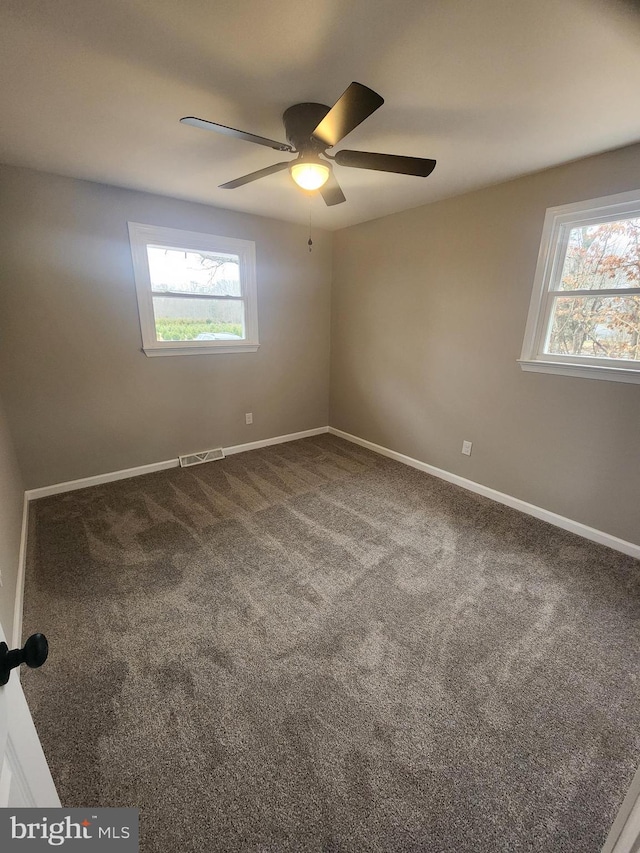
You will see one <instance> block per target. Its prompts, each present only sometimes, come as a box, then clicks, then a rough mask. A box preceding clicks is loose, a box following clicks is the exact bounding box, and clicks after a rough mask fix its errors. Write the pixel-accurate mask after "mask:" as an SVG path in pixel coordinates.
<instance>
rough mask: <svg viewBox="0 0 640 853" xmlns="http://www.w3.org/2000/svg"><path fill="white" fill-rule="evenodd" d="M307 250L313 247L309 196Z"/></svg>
mask: <svg viewBox="0 0 640 853" xmlns="http://www.w3.org/2000/svg"><path fill="white" fill-rule="evenodd" d="M307 246H308V247H309V251H310V252H311V250H312V249H313V240H312V239H311V196H309V239H308V240H307Z"/></svg>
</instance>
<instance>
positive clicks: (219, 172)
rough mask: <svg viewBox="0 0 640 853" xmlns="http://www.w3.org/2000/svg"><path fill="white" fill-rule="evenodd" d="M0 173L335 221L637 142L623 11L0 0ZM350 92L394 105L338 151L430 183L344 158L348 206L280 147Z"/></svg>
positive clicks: (603, 5)
mask: <svg viewBox="0 0 640 853" xmlns="http://www.w3.org/2000/svg"><path fill="white" fill-rule="evenodd" d="M0 75H1V80H2V85H1V86H0V115H1V116H2V119H1V128H2V129H1V131H0V162H4V163H10V164H16V165H23V166H30V167H33V168H36V169H42V170H45V171H49V172H55V173H59V174H62V175H73V176H77V177H81V178H87V179H89V180H94V181H102V182H105V183H109V184H115V185H118V186H124V187H132V188H135V189H141V190H148V191H151V192H155V193H162V194H165V195H170V196H176V197H178V198H185V199H192V200H194V201H201V202H206V203H209V204H213V205H215V206H217V207H226V208H231V209H236V210H242V211H247V212H250V213H257V214H262V215H266V216H274V217H277V218H279V219H286V220H291V221H298V222H306V221H307V220H308V217H309V208H311V215H312V219H313V222H314V223H315V224H316V225H318V226H324V227H326V228H330V229H334V228H341V227H344V226H346V225H351V224H354V223H356V222H362V221H364V220H367V219H373V218H375V217H379V216H383V215H385V214H387V213H391V212H395V211H398V210H403V209H406V208H410V207H416V206H418V205H421V204H426V203H428V202H431V201H434V200H436V199H440V198H443V197H446V196H451V195H456V194H459V193H462V192H465V191H466V190H469V189H473V188H477V187H481V186H484V185H487V184H490V183H495V182H497V181H501V180H505V179H508V178H511V177H515V176H517V175H521V174H524V173H527V172H532V171H535V170H538V169H541V168H544V167H547V166H551V165H555V164H557V163H561V162H565V161H567V160H572V159H575V158H579V157H582V156H585V155H588V154H593V153H596V152H600V151H604V150H607V149H611V148H616V147H618V146H622V145H626V144H629V143H632V142H636V141H638V140H640V109H639V108H638V92H639V91H640V12H639V11H638V10H637V9H636V8H635V3H634V2H633V0H626V2H622V0H562V2H560V0H526V2H525V0H346V2H345V0H313V2H312V0H296V2H291V0H290V2H286V3H284V2H281V0H215V2H213V1H212V0H108V2H105V0H56V2H51V0H2V4H1V6H0ZM352 80H357V81H359V82H361V83H364V84H366V85H367V86H370V87H371V88H373V89H375V90H376V91H377V92H379V93H380V94H381V95H382V96H383V97H384V98H385V104H384V105H383V106H382V107H381V108H380V109H379V110H378V111H377V112H376V113H374V114H373V115H372V116H371V117H370V118H369V119H367V120H366V121H365V122H364V123H363V124H362V125H361V126H360V127H358V128H356V130H355V131H353V133H351V134H350V135H349V136H348V137H347V139H346V140H345V141H344V142H343V143H342V144H341V146H340V145H339V146H337V148H340V147H347V148H355V149H362V150H366V151H382V152H386V153H391V154H408V155H415V156H419V157H433V158H435V159H437V161H438V165H437V167H436V170H435V172H434V173H433V175H432V176H431V177H429V178H414V177H406V176H402V175H389V174H384V173H376V172H371V171H363V170H360V169H348V168H345V167H340V166H336V174H337V176H338V178H339V180H340V183H341V185H342V187H343V190H344V192H345V195H346V196H347V201H346V203H345V204H342V205H338V206H336V207H332V208H327V207H326V206H325V205H324V202H323V201H322V199H321V198H320V197H319V196H318V195H317V194H315V195H314V196H313V197H312V198H311V200H309V199H308V198H307V197H306V196H305V195H304V194H303V193H302V192H301V191H300V190H299V189H297V188H296V187H295V185H294V184H293V183H292V181H291V178H290V176H289V174H288V172H287V171H284V172H281V173H279V174H276V175H271V176H270V177H267V178H264V179H262V180H260V181H257V182H255V183H252V184H249V185H246V186H244V187H241V188H239V189H236V190H221V189H218V184H220V183H223V182H225V181H228V180H231V179H232V178H236V177H239V176H241V175H243V174H245V173H247V172H251V171H254V170H256V169H260V168H263V167H265V166H268V165H270V164H271V163H275V162H278V161H279V160H282V159H288V158H287V155H284V157H283V155H281V154H280V152H277V151H271V150H270V149H268V148H264V147H261V146H257V145H252V144H250V143H247V142H244V141H241V140H237V139H230V138H227V137H224V136H220V135H218V134H215V133H207V132H205V131H202V130H197V129H194V128H190V127H185V126H183V125H181V124H179V122H178V119H179V118H180V117H181V116H184V115H196V116H200V117H201V118H206V119H209V120H212V121H215V122H218V123H220V124H226V125H230V126H232V127H237V128H240V129H242V130H248V131H250V132H252V133H256V134H259V135H264V136H267V137H270V138H272V139H278V140H283V141H285V138H284V131H283V127H282V123H281V115H282V113H283V111H284V110H285V109H286V108H287V107H288V106H290V105H291V104H294V103H298V102H300V101H319V102H321V103H326V104H333V103H334V102H335V101H336V100H337V98H338V97H339V95H340V94H341V93H342V92H343V91H344V89H345V88H346V87H347V85H348V84H349V83H350V82H351V81H352Z"/></svg>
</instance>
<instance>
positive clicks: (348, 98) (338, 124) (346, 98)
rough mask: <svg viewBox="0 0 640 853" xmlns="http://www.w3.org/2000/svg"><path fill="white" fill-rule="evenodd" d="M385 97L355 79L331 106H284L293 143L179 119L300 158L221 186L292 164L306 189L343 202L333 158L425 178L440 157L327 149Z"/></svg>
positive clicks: (241, 182) (238, 184) (232, 185)
mask: <svg viewBox="0 0 640 853" xmlns="http://www.w3.org/2000/svg"><path fill="white" fill-rule="evenodd" d="M383 103H384V99H383V98H382V97H381V96H380V95H378V93H377V92H374V91H373V89H369V88H368V86H363V85H362V83H351V85H350V86H349V87H348V88H347V89H346V90H345V91H344V92H343V93H342V95H340V97H339V98H338V100H337V101H336V102H335V104H334V105H333V106H332V107H328V106H326V104H313V103H309V104H294V105H293V106H292V107H289V109H287V110H285V112H284V114H283V116H282V121H283V123H284V129H285V133H286V137H287V139H288V140H289V144H287V143H285V142H276V141H275V140H274V139H266V138H265V137H264V136H256V135H255V134H254V133H247V132H246V131H244V130H236V129H235V128H233V127H226V126H225V125H223V124H216V123H215V122H213V121H206V120H205V119H202V118H196V117H195V116H185V117H184V118H181V119H180V121H181V122H182V123H183V124H189V125H191V126H192V127H199V128H202V129H203V130H215V131H216V133H224V134H226V135H227V136H235V137H236V138H238V139H244V140H246V141H247V142H255V143H257V144H258V145H265V146H267V147H268V148H273V149H275V150H276V151H287V152H289V153H291V154H297V155H298V156H297V157H296V159H295V160H288V161H283V162H281V163H274V164H273V166H267V167H266V168H265V169H258V171H257V172H251V173H250V174H248V175H243V176H242V177H241V178H236V179H235V180H234V181H228V182H227V183H226V184H220V188H221V189H224V190H234V189H236V187H242V186H244V184H248V183H251V181H257V180H258V179H259V178H266V177H267V175H273V174H275V173H276V172H281V171H283V170H284V169H289V171H290V173H291V177H292V178H293V180H294V181H295V182H296V183H297V184H298V186H300V187H302V189H305V190H319V191H320V194H321V195H322V198H323V199H324V200H325V202H326V204H328V205H333V204H341V203H342V202H343V201H346V199H345V196H344V193H343V192H342V190H341V189H340V184H339V183H338V181H337V179H336V177H335V175H334V174H333V166H332V164H331V162H330V161H333V162H334V163H337V164H338V165H339V166H350V167H352V168H355V169H374V170H375V171H378V172H395V173H396V174H399V175H414V176H416V177H421V178H426V177H427V176H428V175H430V174H431V172H433V170H434V169H435V165H436V161H435V160H427V159H425V158H423V157H404V156H399V155H396V154H375V153H373V152H371V151H349V150H346V149H343V150H341V151H336V153H335V156H332V155H331V154H327V148H333V146H334V145H337V144H338V143H339V142H340V141H341V140H342V139H344V137H345V136H346V135H347V134H348V133H351V131H352V130H353V129H354V128H356V127H357V126H358V125H359V124H360V123H361V122H363V121H364V120H365V119H366V118H368V117H369V116H370V115H371V114H372V113H374V112H375V111H376V110H377V109H378V107H381V106H382V104H383Z"/></svg>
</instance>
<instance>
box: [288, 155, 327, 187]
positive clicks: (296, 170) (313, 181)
mask: <svg viewBox="0 0 640 853" xmlns="http://www.w3.org/2000/svg"><path fill="white" fill-rule="evenodd" d="M289 171H290V172H291V177H292V178H293V180H294V181H295V182H296V184H297V185H298V186H299V187H301V188H302V189H303V190H319V189H320V187H323V186H324V185H325V184H326V183H327V181H328V180H329V174H330V171H329V165H328V164H327V163H323V162H322V161H321V160H316V159H313V160H311V159H305V158H302V157H301V158H300V159H298V160H295V161H294V162H293V163H292V164H291V166H289Z"/></svg>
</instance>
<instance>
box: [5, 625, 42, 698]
mask: <svg viewBox="0 0 640 853" xmlns="http://www.w3.org/2000/svg"><path fill="white" fill-rule="evenodd" d="M48 654H49V643H48V642H47V638H46V637H45V635H44V634H32V635H31V636H30V637H29V639H28V640H27V642H26V643H25V644H24V648H22V649H12V650H11V651H9V647H8V646H7V644H6V643H0V686H1V685H3V684H6V683H7V681H9V676H10V675H11V670H12V669H14V667H16V666H20V664H21V663H26V665H27V666H30V667H31V668H32V669H37V667H39V666H42V664H43V663H44V662H45V661H46V659H47V655H48Z"/></svg>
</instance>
